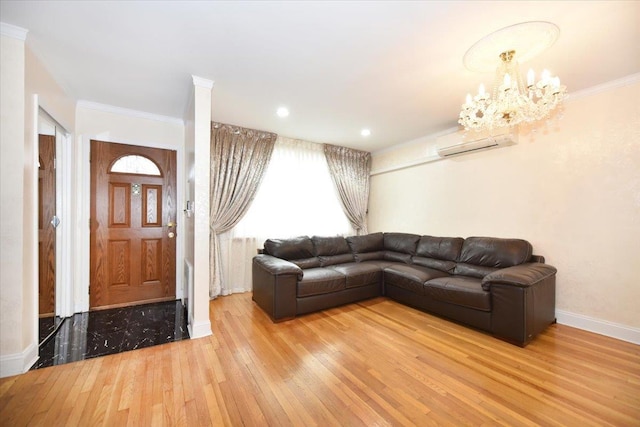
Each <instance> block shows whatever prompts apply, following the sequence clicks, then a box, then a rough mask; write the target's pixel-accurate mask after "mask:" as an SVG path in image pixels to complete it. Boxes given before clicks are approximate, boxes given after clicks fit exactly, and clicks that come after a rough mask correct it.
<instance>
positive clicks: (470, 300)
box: [424, 276, 491, 311]
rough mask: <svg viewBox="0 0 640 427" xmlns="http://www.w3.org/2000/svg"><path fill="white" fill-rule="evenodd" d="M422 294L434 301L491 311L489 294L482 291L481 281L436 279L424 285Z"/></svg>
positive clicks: (461, 277) (456, 277) (451, 277)
mask: <svg viewBox="0 0 640 427" xmlns="http://www.w3.org/2000/svg"><path fill="white" fill-rule="evenodd" d="M424 293H425V295H427V296H428V297H431V298H433V299H434V300H438V301H443V302H448V303H451V304H455V305H461V306H464V307H470V308H474V309H476V310H482V311H491V293H490V292H487V291H485V290H483V289H482V280H481V279H478V278H475V277H467V276H449V277H438V278H435V279H431V280H429V281H428V282H427V283H425V284H424Z"/></svg>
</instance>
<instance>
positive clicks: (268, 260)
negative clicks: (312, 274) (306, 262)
mask: <svg viewBox="0 0 640 427" xmlns="http://www.w3.org/2000/svg"><path fill="white" fill-rule="evenodd" d="M253 262H254V263H255V264H257V265H259V266H260V267H261V268H263V269H264V270H266V271H267V272H269V274H273V275H276V276H278V275H282V274H295V275H298V276H299V277H298V278H299V279H302V269H301V268H300V267H298V266H297V265H296V264H294V263H292V262H290V261H287V260H286V259H282V258H277V257H274V256H271V255H266V254H258V255H256V256H255V257H253Z"/></svg>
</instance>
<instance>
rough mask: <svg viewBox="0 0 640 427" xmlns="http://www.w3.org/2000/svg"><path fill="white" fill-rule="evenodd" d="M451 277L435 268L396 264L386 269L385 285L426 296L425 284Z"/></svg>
mask: <svg viewBox="0 0 640 427" xmlns="http://www.w3.org/2000/svg"><path fill="white" fill-rule="evenodd" d="M446 276H449V275H448V274H447V273H445V272H443V271H439V270H435V269H433V268H428V267H420V266H417V265H403V264H394V265H391V266H389V267H387V268H385V269H384V283H385V285H387V284H389V285H394V286H397V287H399V288H404V289H407V290H409V291H412V292H415V293H417V294H419V295H424V283H425V282H426V281H428V280H431V279H434V278H437V277H446Z"/></svg>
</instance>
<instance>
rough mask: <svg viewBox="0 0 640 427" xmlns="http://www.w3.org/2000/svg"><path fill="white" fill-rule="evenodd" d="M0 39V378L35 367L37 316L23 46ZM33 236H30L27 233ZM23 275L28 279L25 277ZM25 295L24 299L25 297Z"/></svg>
mask: <svg viewBox="0 0 640 427" xmlns="http://www.w3.org/2000/svg"><path fill="white" fill-rule="evenodd" d="M5 30H6V27H5V24H2V35H1V36H0V200H1V203H0V376H7V375H14V374H17V373H19V372H22V371H23V370H24V369H25V365H26V364H28V363H29V362H33V361H35V357H36V356H37V343H36V346H35V347H34V346H33V342H32V341H33V338H34V337H33V330H34V326H33V325H34V324H35V320H36V316H37V313H36V312H35V311H34V310H35V306H34V305H33V304H29V303H28V302H29V301H30V300H32V299H33V298H28V297H29V294H33V290H30V289H29V284H30V281H32V280H33V274H32V273H30V272H29V271H28V270H29V265H25V261H24V257H25V250H26V248H25V224H26V223H28V222H26V221H25V219H24V216H25V211H24V208H25V206H24V205H25V196H24V190H25V184H24V178H25V173H26V170H25V167H27V169H29V168H33V165H26V161H28V151H29V150H27V149H26V147H25V58H24V55H25V53H24V52H25V43H24V36H26V33H24V34H22V37H17V38H15V37H13V36H8V35H6V33H5ZM32 233H33V232H32ZM25 273H29V275H28V277H25ZM25 294H27V295H26V296H25Z"/></svg>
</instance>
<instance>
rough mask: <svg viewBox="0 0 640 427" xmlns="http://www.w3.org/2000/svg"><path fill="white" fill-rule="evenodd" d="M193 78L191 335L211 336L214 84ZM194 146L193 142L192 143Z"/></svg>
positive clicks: (195, 336)
mask: <svg viewBox="0 0 640 427" xmlns="http://www.w3.org/2000/svg"><path fill="white" fill-rule="evenodd" d="M192 77H193V86H194V96H193V103H194V105H193V121H194V122H193V139H194V142H193V144H194V145H193V147H194V159H193V161H194V165H193V170H194V174H193V180H194V185H193V194H192V197H193V200H194V213H193V215H194V218H193V220H194V230H193V296H192V300H193V301H192V304H193V310H192V311H193V312H192V313H190V315H189V318H190V319H189V320H190V322H189V335H190V336H191V338H199V337H204V336H207V335H211V320H210V319H209V281H210V274H209V213H210V210H209V204H210V203H209V179H210V152H211V149H210V145H211V89H212V88H213V81H211V80H207V79H203V78H201V77H196V76H192ZM188 143H190V142H188Z"/></svg>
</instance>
